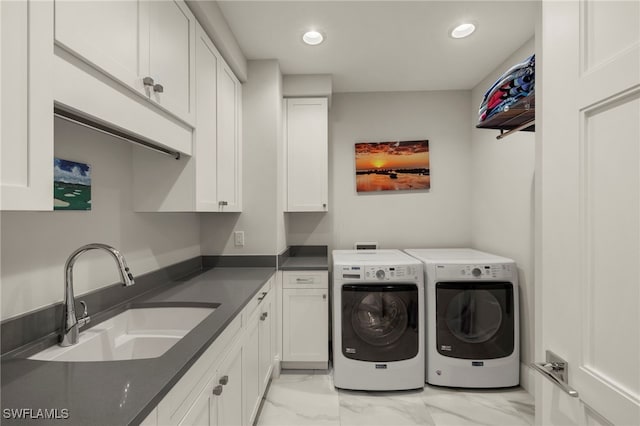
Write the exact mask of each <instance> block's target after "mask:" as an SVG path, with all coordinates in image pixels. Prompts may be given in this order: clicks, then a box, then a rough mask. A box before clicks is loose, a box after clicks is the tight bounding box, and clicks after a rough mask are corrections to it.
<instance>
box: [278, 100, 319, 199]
mask: <svg viewBox="0 0 640 426" xmlns="http://www.w3.org/2000/svg"><path fill="white" fill-rule="evenodd" d="M286 105H287V116H286V129H285V131H286V150H287V211H290V212H305V211H307V212H313V211H318V212H324V211H327V209H328V205H327V204H328V201H327V200H328V189H327V188H328V185H329V184H328V182H329V178H328V173H329V167H328V164H329V160H328V156H329V150H328V143H329V142H328V141H329V139H328V138H329V125H328V120H329V118H328V101H327V98H300V99H287V102H286Z"/></svg>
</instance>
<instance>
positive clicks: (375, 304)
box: [351, 292, 409, 346]
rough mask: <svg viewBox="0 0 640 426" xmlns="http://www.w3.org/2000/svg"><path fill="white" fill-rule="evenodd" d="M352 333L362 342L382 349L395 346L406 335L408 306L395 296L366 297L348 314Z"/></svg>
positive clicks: (381, 294) (377, 295)
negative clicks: (391, 345)
mask: <svg viewBox="0 0 640 426" xmlns="http://www.w3.org/2000/svg"><path fill="white" fill-rule="evenodd" d="M351 326H352V327H353V331H354V332H355V333H356V334H357V335H358V337H360V338H361V339H362V340H363V341H364V342H366V343H368V344H370V345H373V346H385V345H390V344H393V343H395V342H397V341H398V340H399V339H400V338H401V337H402V335H403V334H404V333H405V332H406V331H407V328H408V326H409V313H408V311H407V304H406V303H405V302H404V301H403V300H402V298H401V297H400V296H399V295H398V294H396V293H388V292H375V293H366V294H365V295H364V297H362V298H361V299H360V300H359V302H356V303H355V304H354V306H353V309H352V311H351Z"/></svg>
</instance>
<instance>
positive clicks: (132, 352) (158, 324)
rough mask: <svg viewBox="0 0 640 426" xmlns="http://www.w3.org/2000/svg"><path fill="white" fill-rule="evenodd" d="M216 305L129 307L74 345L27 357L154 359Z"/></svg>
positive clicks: (54, 359) (82, 336)
mask: <svg viewBox="0 0 640 426" xmlns="http://www.w3.org/2000/svg"><path fill="white" fill-rule="evenodd" d="M214 310H215V308H201V307H198V308H195V307H158V308H134V309H128V310H126V311H124V312H122V313H121V314H118V315H116V316H114V317H113V318H110V319H108V320H106V321H103V322H101V323H100V324H97V325H96V326H94V327H92V328H90V329H88V330H85V331H83V332H81V333H80V340H79V342H78V343H77V344H75V345H73V346H68V347H64V348H63V347H60V346H58V345H54V346H51V347H49V348H47V349H45V350H43V351H41V352H38V353H37V354H35V355H33V356H31V357H29V359H34V360H40V361H67V362H69V361H71V362H73V361H76V362H80V361H120V360H132V359H145V358H157V357H159V356H161V355H162V354H164V353H165V352H166V351H168V350H169V349H170V348H171V347H172V346H173V345H175V344H176V343H177V342H178V341H179V340H180V339H181V338H183V337H184V336H185V335H186V334H187V333H188V332H189V331H191V330H192V329H193V328H194V327H195V326H197V325H198V324H199V323H200V322H201V321H202V320H204V319H205V318H206V317H207V316H209V314H210V313H212V312H213V311H214Z"/></svg>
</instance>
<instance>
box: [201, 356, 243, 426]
mask: <svg viewBox="0 0 640 426" xmlns="http://www.w3.org/2000/svg"><path fill="white" fill-rule="evenodd" d="M243 352H244V349H243V347H242V345H240V344H237V345H236V347H235V348H234V349H232V350H231V353H230V354H229V355H228V356H227V358H226V359H225V361H224V362H223V364H222V365H221V366H220V369H219V371H218V383H220V384H222V383H225V384H223V385H222V393H221V394H220V396H218V403H217V409H218V423H217V424H219V425H221V426H241V425H242V424H243V423H242V362H243ZM225 378H226V380H225ZM196 424H199V423H196Z"/></svg>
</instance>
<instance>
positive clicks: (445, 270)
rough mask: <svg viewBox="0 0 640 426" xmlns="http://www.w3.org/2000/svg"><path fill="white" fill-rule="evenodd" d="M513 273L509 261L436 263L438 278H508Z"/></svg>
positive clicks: (513, 269) (513, 268) (513, 267)
mask: <svg viewBox="0 0 640 426" xmlns="http://www.w3.org/2000/svg"><path fill="white" fill-rule="evenodd" d="M514 273H515V266H514V265H512V264H509V263H492V264H464V265H462V264H461V265H449V264H447V265H436V277H437V279H439V280H442V279H448V280H453V279H465V280H473V279H477V280H488V279H490V280H510V279H511V278H513V274H514Z"/></svg>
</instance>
